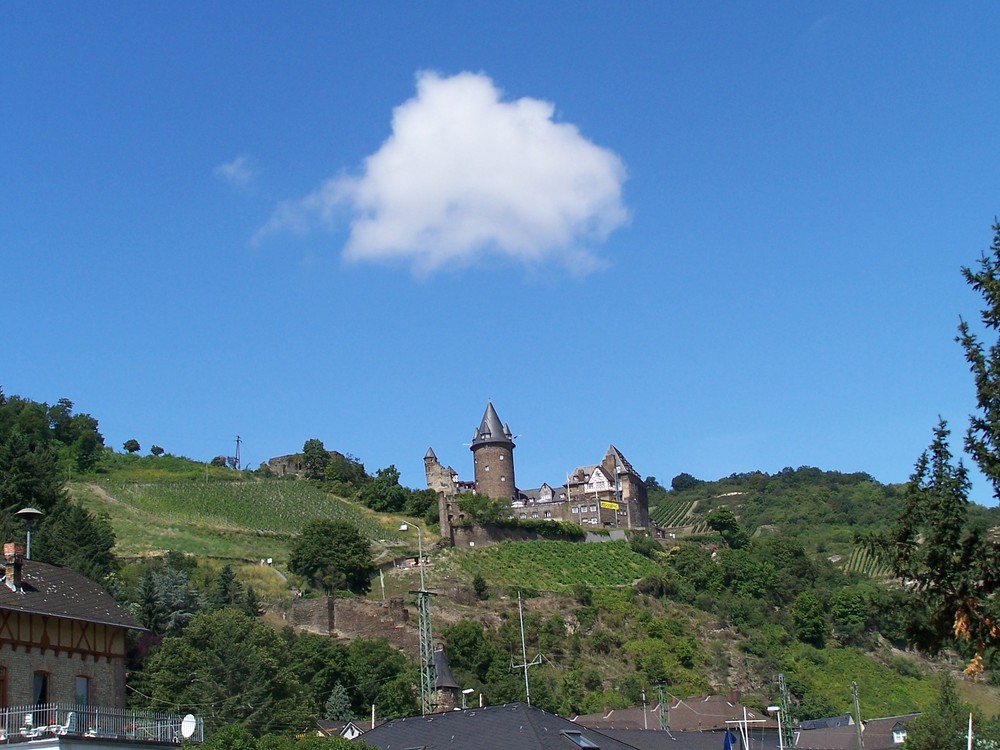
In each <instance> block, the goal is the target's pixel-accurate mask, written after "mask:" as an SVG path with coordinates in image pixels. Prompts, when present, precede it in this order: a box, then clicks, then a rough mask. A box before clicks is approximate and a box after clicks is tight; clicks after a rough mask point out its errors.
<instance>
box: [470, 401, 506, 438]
mask: <svg viewBox="0 0 1000 750" xmlns="http://www.w3.org/2000/svg"><path fill="white" fill-rule="evenodd" d="M487 443H506V444H507V445H510V446H511V447H513V446H514V439H513V438H512V437H511V434H510V428H509V427H507V425H505V424H504V423H503V422H501V421H500V417H499V415H498V414H497V410H496V409H494V408H493V402H492V401H490V402H489V403H487V404H486V413H485V414H483V421H482V422H480V423H479V429H478V430H476V434H475V435H474V436H473V438H472V446H473V447H475V446H477V445H485V444H487Z"/></svg>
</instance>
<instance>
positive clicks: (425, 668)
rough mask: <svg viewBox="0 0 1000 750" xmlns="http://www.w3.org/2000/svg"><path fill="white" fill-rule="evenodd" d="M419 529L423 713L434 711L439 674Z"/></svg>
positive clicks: (402, 528)
mask: <svg viewBox="0 0 1000 750" xmlns="http://www.w3.org/2000/svg"><path fill="white" fill-rule="evenodd" d="M409 529H410V526H409V524H407V523H401V524H400V525H399V530H400V531H409ZM416 529H417V556H418V557H419V560H420V590H419V591H417V592H415V593H416V595H417V615H418V617H417V619H418V622H419V625H420V709H421V713H423V714H425V715H426V714H429V713H433V712H434V692H435V690H436V689H437V684H436V683H437V674H436V671H437V670H436V669H435V668H434V635H433V633H432V632H431V602H430V596H431V594H430V592H429V591H428V590H427V588H426V585H425V584H424V534H423V531H422V530H421V529H420V527H419V526H416Z"/></svg>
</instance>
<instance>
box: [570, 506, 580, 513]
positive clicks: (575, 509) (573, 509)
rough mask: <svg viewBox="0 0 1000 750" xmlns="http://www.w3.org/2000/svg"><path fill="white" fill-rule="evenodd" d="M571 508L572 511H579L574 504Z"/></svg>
mask: <svg viewBox="0 0 1000 750" xmlns="http://www.w3.org/2000/svg"><path fill="white" fill-rule="evenodd" d="M571 510H572V511H573V512H574V513H579V512H580V509H579V508H577V507H576V506H575V505H574V506H573V507H572V509H571Z"/></svg>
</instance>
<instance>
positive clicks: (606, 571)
mask: <svg viewBox="0 0 1000 750" xmlns="http://www.w3.org/2000/svg"><path fill="white" fill-rule="evenodd" d="M448 561H449V564H450V565H453V566H455V567H457V568H458V569H459V570H460V571H461V572H462V573H463V574H464V575H465V576H468V579H469V580H471V578H472V577H474V576H476V575H477V574H478V575H481V576H482V577H483V578H484V579H485V580H486V582H487V583H488V584H489V585H490V586H504V587H507V588H527V589H534V590H536V591H568V590H571V589H572V588H573V587H574V586H575V585H576V584H579V583H585V584H588V585H590V586H625V585H628V584H631V583H632V582H633V581H634V580H636V579H638V578H642V577H644V576H647V575H652V574H653V573H656V572H657V571H658V570H659V568H658V567H657V565H656V563H654V562H653V561H652V560H650V559H649V558H646V557H643V556H642V555H638V554H636V553H635V552H633V551H632V550H631V549H630V548H629V545H628V543H627V542H602V543H595V544H580V543H578V542H558V541H531V542H502V543H501V544H498V545H495V546H493V547H486V548H483V549H456V550H453V551H452V552H450V553H449V555H448Z"/></svg>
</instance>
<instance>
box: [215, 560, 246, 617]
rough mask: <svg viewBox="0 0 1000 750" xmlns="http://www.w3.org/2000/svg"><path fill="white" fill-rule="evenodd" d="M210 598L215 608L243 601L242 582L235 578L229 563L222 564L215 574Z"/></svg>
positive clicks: (239, 603) (238, 603)
mask: <svg viewBox="0 0 1000 750" xmlns="http://www.w3.org/2000/svg"><path fill="white" fill-rule="evenodd" d="M210 598H211V602H212V606H213V607H215V608H216V609H221V608H222V607H228V606H231V605H241V604H242V603H243V598H244V594H243V584H241V583H240V582H239V579H237V578H236V571H234V570H233V566H232V565H230V564H229V563H226V564H225V565H223V566H222V568H221V569H220V570H219V572H218V574H217V575H216V577H215V586H214V587H213V589H212V594H211V597H210Z"/></svg>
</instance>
